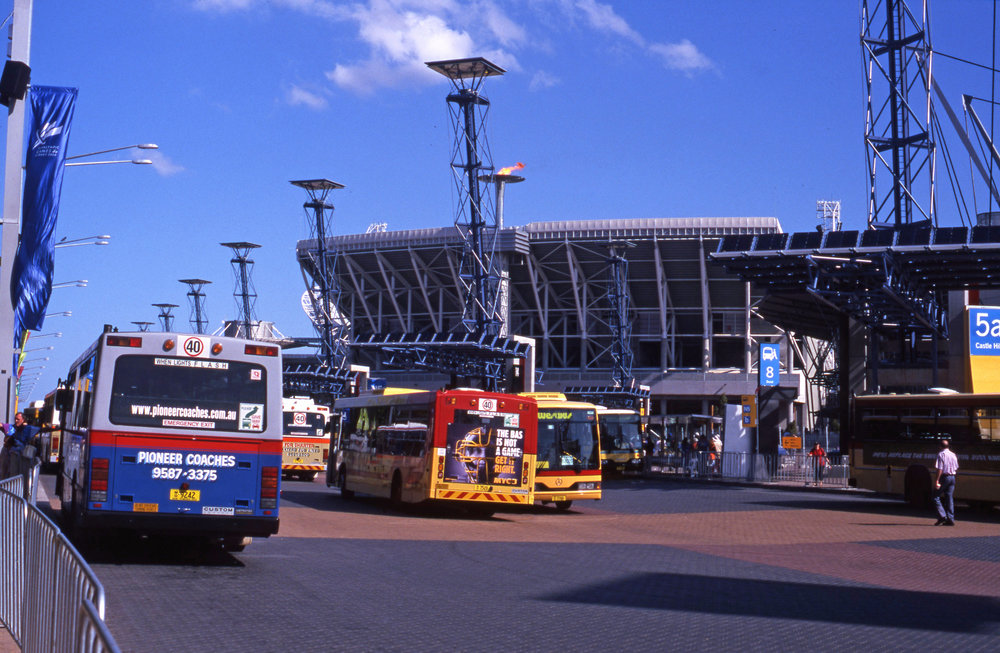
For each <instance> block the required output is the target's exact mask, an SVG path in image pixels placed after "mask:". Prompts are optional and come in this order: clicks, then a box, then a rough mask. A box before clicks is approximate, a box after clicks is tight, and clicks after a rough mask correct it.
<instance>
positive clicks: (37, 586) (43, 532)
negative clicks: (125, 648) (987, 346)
mask: <svg viewBox="0 0 1000 653" xmlns="http://www.w3.org/2000/svg"><path fill="white" fill-rule="evenodd" d="M39 467H40V465H39V464H38V463H36V464H34V465H32V466H31V467H30V468H29V469H28V471H27V472H26V473H24V474H18V475H17V476H14V477H11V478H9V479H6V480H3V481H0V576H2V578H4V580H5V582H4V583H3V584H2V586H0V621H3V624H4V625H5V626H6V627H7V630H8V631H9V632H10V635H11V637H12V638H13V639H14V642H15V643H16V644H17V645H18V646H19V647H20V648H21V650H22V651H27V652H29V653H34V652H35V651H38V652H50V653H63V652H66V651H88V652H93V653H100V652H102V651H111V652H117V651H119V650H120V649H119V648H118V645H117V644H116V643H115V640H114V638H113V637H112V636H111V633H110V632H108V629H107V627H106V626H105V624H104V588H103V587H102V586H101V583H100V581H98V580H97V576H96V575H95V574H94V571H93V570H92V569H91V568H90V565H88V564H87V562H86V560H84V559H83V557H82V556H81V555H80V553H79V552H78V551H77V550H76V548H75V547H74V546H73V544H72V543H71V542H70V541H69V540H68V539H67V538H66V536H65V535H63V533H62V532H61V531H60V530H59V527H58V526H56V525H55V524H54V523H52V521H51V520H50V519H49V518H48V517H47V516H45V514H44V513H42V511H41V510H39V509H38V507H37V506H36V505H35V504H34V497H35V493H36V492H37V488H38V471H39Z"/></svg>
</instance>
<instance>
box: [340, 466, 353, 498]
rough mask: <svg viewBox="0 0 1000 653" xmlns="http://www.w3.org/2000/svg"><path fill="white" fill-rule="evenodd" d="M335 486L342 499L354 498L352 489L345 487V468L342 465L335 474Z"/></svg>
mask: <svg viewBox="0 0 1000 653" xmlns="http://www.w3.org/2000/svg"><path fill="white" fill-rule="evenodd" d="M337 487H338V488H340V496H341V497H343V498H344V499H353V498H354V490H348V489H347V469H346V468H345V467H343V466H341V468H340V472H339V473H338V474H337Z"/></svg>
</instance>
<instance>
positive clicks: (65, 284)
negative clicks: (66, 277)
mask: <svg viewBox="0 0 1000 653" xmlns="http://www.w3.org/2000/svg"><path fill="white" fill-rule="evenodd" d="M87 283H89V282H88V281H87V280H86V279H76V280H74V281H60V282H59V283H54V284H52V289H53V290H55V289H56V288H86V287H87Z"/></svg>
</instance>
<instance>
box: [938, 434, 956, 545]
mask: <svg viewBox="0 0 1000 653" xmlns="http://www.w3.org/2000/svg"><path fill="white" fill-rule="evenodd" d="M938 446H939V447H940V448H941V451H940V452H939V453H938V456H937V461H936V462H935V463H934V468H935V469H937V480H936V481H935V482H934V487H935V488H936V489H937V492H935V493H934V507H935V508H937V513H938V520H937V521H936V522H934V525H935V526H954V525H955V474H957V473H958V457H957V456H955V454H954V453H952V451H951V449H949V448H948V441H947V440H941V441H940V442H939V443H938Z"/></svg>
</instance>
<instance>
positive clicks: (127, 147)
mask: <svg viewBox="0 0 1000 653" xmlns="http://www.w3.org/2000/svg"><path fill="white" fill-rule="evenodd" d="M133 147H134V148H136V149H139V150H158V149H160V146H159V145H157V144H156V143H139V144H138V145H123V146H122V147H112V148H111V149H108V150H98V151H96V152H87V153H86V154H74V155H73V156H68V157H66V160H67V161H72V160H73V159H82V158H84V157H88V156H94V155H97V154H107V153H108V152H121V151H122V150H131V149H132V148H133Z"/></svg>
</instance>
